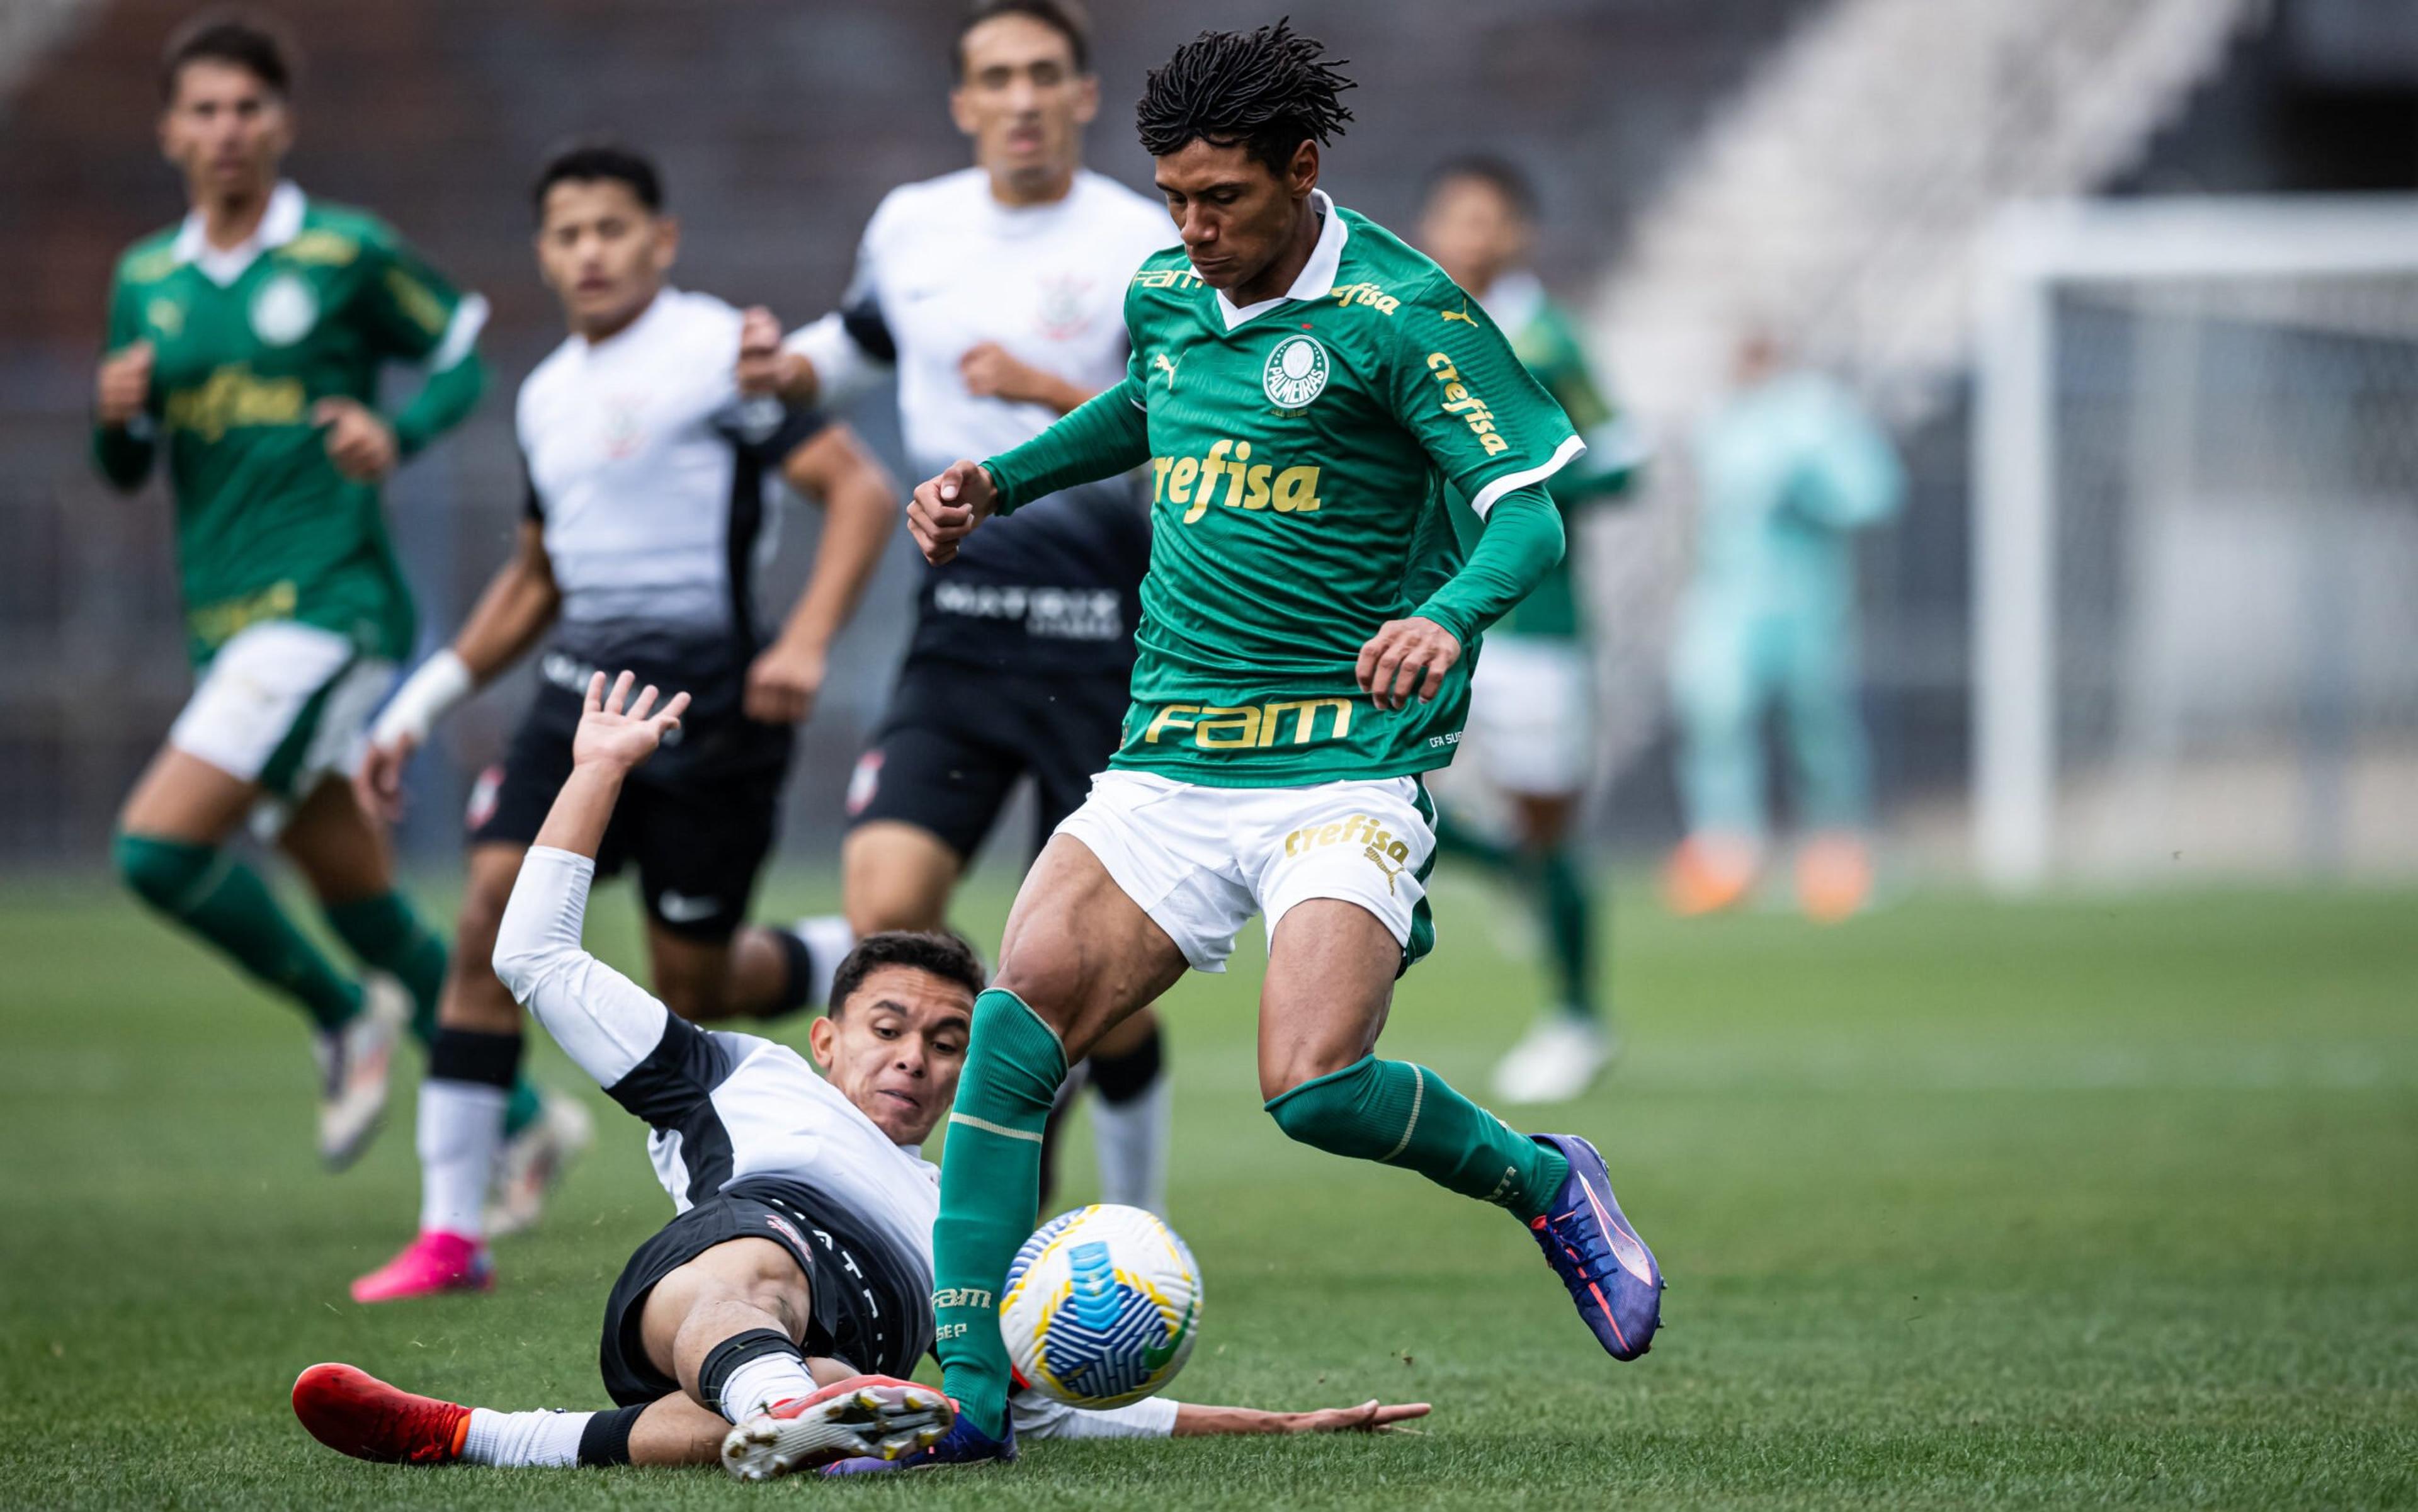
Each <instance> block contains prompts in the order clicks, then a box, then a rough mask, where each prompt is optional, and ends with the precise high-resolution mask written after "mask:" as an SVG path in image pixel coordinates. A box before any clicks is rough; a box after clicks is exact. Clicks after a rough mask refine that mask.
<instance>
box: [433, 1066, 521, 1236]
mask: <svg viewBox="0 0 2418 1512" xmlns="http://www.w3.org/2000/svg"><path fill="white" fill-rule="evenodd" d="M511 1096H512V1094H511V1093H510V1092H506V1091H505V1090H504V1089H503V1088H501V1087H489V1086H485V1085H483V1084H482V1083H480V1082H475V1081H437V1080H434V1079H431V1080H428V1081H423V1082H421V1084H420V1133H419V1138H418V1144H419V1146H420V1229H421V1232H422V1233H426V1232H428V1231H430V1230H431V1229H438V1230H442V1231H443V1232H446V1233H449V1234H461V1235H463V1236H464V1237H465V1238H468V1239H476V1238H478V1237H480V1235H481V1234H482V1233H484V1232H485V1230H486V1216H485V1214H486V1205H487V1185H488V1184H489V1183H490V1182H492V1181H494V1180H495V1175H496V1156H497V1153H499V1152H501V1151H502V1149H503V1148H504V1105H505V1103H507V1102H508V1101H510V1100H511Z"/></svg>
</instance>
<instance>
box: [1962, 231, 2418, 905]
mask: <svg viewBox="0 0 2418 1512" xmlns="http://www.w3.org/2000/svg"><path fill="white" fill-rule="evenodd" d="M1981 257H1982V260H1981V267H1980V279H1979V286H1978V316H1979V318H1978V329H1977V334H1978V351H1977V364H1976V392H1975V403H1974V407H1973V441H1972V449H1971V457H1972V464H1971V465H1972V469H1973V472H1972V492H1973V498H1974V508H1975V512H1976V518H1975V523H1974V530H1973V534H1972V541H1973V582H1974V613H1975V634H1974V648H1975V649H1974V655H1975V666H1974V676H1973V685H1972V698H1973V708H1972V717H1973V729H1974V765H1973V805H1972V823H1973V847H1974V855H1975V860H1976V863H1977V866H1978V869H1979V871H1980V873H1981V875H1982V878H1984V879H1985V880H1986V881H1987V882H1988V883H1990V884H1991V885H1993V886H1996V887H1998V888H2002V889H2008V890H2016V891H2021V890H2026V889H2030V888H2034V887H2038V886H2040V885H2042V884H2043V883H2044V882H2046V881H2047V880H2049V879H2050V878H2063V877H2076V876H2091V877H2099V878H2115V879H2139V878H2144V877H2146V876H2149V875H2151V874H2153V873H2156V872H2159V871H2171V870H2173V869H2174V863H2183V865H2184V867H2185V868H2186V869H2190V868H2193V867H2197V866H2206V867H2209V868H2212V869H2215V870H2221V871H2226V872H2232V873H2250V874H2257V873H2274V872H2310V871H2318V872H2332V871H2338V870H2344V869H2368V868H2372V867H2376V866H2382V867H2387V868H2391V869H2396V870H2402V869H2409V868H2411V867H2413V866H2418V818H2414V817H2411V816H2412V814H2413V812H2418V811H2413V810H2411V809H2410V808H2409V807H2407V806H2405V805H2406V803H2407V802H2410V801H2418V196H2403V195H2361V196H2288V197H2230V198H2207V199H2176V200H2158V199H2146V200H2098V201H2081V202H2058V203H2047V204H2026V205H2018V206H2012V207H2010V208H2009V209H2008V210H2006V211H2005V212H2004V213H2003V214H2002V215H2001V216H2000V217H1999V218H1998V219H1997V221H1996V222H1995V223H1994V225H1993V226H1992V228H1991V230H1990V231H1989V233H1988V234H1987V235H1986V236H1985V237H1984V238H1983V241H1982V249H1981ZM2396 813H2397V814H2398V816H2399V818H2398V824H2397V828H2398V829H2399V830H2400V831H2401V834H2399V835H2398V836H2395V834H2393V833H2391V832H2390V831H2391V830H2393V829H2395V828H2396V826H2395V814H2396Z"/></svg>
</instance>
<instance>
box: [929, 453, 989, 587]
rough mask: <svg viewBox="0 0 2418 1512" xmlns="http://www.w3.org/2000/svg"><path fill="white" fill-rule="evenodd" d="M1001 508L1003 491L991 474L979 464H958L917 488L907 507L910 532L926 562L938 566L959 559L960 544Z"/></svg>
mask: <svg viewBox="0 0 2418 1512" xmlns="http://www.w3.org/2000/svg"><path fill="white" fill-rule="evenodd" d="M998 505H999V491H998V490H997V489H995V488H993V487H992V486H991V481H990V474H989V473H987V472H985V471H984V470H983V469H982V466H980V465H979V464H977V463H972V462H965V461H957V462H952V463H950V464H949V467H948V470H947V471H946V472H943V473H942V474H941V476H939V477H938V478H933V479H928V480H926V481H924V482H920V483H918V484H916V485H915V497H914V498H913V499H912V500H911V502H910V503H909V504H908V506H907V528H908V529H909V530H910V531H911V532H912V533H913V534H914V537H915V544H916V545H917V546H919V547H921V548H922V549H923V552H924V559H925V560H926V561H927V562H930V563H932V564H933V565H934V566H936V567H937V566H938V565H940V564H941V563H942V562H944V561H948V560H950V559H951V558H953V557H956V554H957V542H960V541H963V540H964V539H965V538H966V537H967V536H969V535H971V534H972V532H973V528H974V527H975V526H977V525H980V524H981V523H982V522H983V520H984V518H985V517H986V516H987V515H988V514H989V513H990V512H991V511H992V510H994V509H995V508H997V507H998Z"/></svg>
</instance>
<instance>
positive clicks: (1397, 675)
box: [1354, 616, 1461, 709]
mask: <svg viewBox="0 0 2418 1512" xmlns="http://www.w3.org/2000/svg"><path fill="white" fill-rule="evenodd" d="M1460 660H1461V642H1460V641H1459V640H1458V639H1456V638H1455V637H1454V635H1453V634H1452V632H1451V631H1449V630H1446V629H1445V628H1444V626H1442V625H1439V624H1437V623H1436V622H1435V621H1434V620H1432V619H1419V618H1418V617H1416V616H1413V617H1412V618H1410V619H1388V620H1386V621H1385V623H1384V624H1383V625H1380V626H1378V627H1377V633H1376V634H1373V635H1371V636H1370V637H1369V644H1367V645H1366V646H1363V647H1361V648H1360V662H1359V665H1358V666H1357V667H1356V668H1354V672H1355V675H1356V676H1357V677H1358V678H1359V680H1360V691H1361V692H1362V693H1365V694H1367V695H1369V696H1370V698H1371V699H1373V700H1375V702H1376V705H1377V707H1378V708H1380V709H1401V708H1404V707H1406V706H1407V705H1408V704H1409V703H1410V701H1411V695H1412V694H1414V693H1416V694H1417V695H1418V698H1419V702H1421V703H1428V702H1430V701H1431V700H1433V699H1434V697H1435V695H1437V694H1439V693H1442V692H1443V691H1444V675H1445V674H1446V673H1447V672H1449V671H1451V670H1452V667H1453V664H1454V663H1456V662H1458V661H1460Z"/></svg>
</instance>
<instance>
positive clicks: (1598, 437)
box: [1486, 273, 1638, 640]
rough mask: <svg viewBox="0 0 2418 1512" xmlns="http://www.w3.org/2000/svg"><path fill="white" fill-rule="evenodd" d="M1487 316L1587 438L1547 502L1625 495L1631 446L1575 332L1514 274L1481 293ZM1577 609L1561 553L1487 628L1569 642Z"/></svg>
mask: <svg viewBox="0 0 2418 1512" xmlns="http://www.w3.org/2000/svg"><path fill="white" fill-rule="evenodd" d="M1486 307H1487V312H1488V313H1490V314H1492V315H1493V316H1494V317H1495V318H1496V320H1498V321H1499V322H1500V323H1501V325H1502V328H1503V333H1504V334H1505V335H1506V336H1508V337H1509V338H1510V339H1511V349H1512V350H1513V351H1514V352H1516V353H1518V354H1519V357H1520V362H1521V365H1522V366H1523V367H1525V368H1526V369H1527V370H1528V374H1529V376H1531V377H1533V378H1535V379H1536V380H1537V382H1538V384H1539V385H1540V386H1541V387H1542V388H1543V389H1544V390H1545V392H1547V393H1549V394H1551V395H1553V402H1554V403H1555V404H1557V405H1561V406H1562V413H1564V414H1566V415H1568V416H1569V418H1570V423H1571V424H1572V425H1573V426H1576V427H1577V428H1578V433H1579V434H1580V435H1583V436H1585V437H1586V440H1587V455H1586V457H1585V459H1584V463H1582V464H1581V465H1579V466H1570V467H1567V468H1564V469H1563V470H1562V471H1561V472H1560V473H1559V474H1558V475H1556V476H1555V477H1554V479H1553V484H1552V493H1553V502H1554V503H1555V504H1557V505H1559V506H1561V508H1562V510H1563V512H1565V513H1574V512H1576V511H1577V510H1579V509H1581V508H1584V507H1585V506H1587V505H1590V504H1595V503H1599V502H1601V501H1602V500H1604V499H1607V498H1610V497H1612V496H1615V495H1618V494H1621V493H1624V492H1626V491H1627V490H1628V488H1629V485H1630V481H1631V479H1632V478H1634V476H1635V474H1636V469H1637V463H1638V455H1637V449H1636V447H1635V445H1634V444H1633V443H1631V442H1630V440H1629V439H1628V437H1627V435H1626V428H1625V427H1624V426H1623V425H1622V424H1621V421H1620V419H1619V417H1618V415H1617V414H1615V411H1614V408H1613V406H1612V405H1611V404H1609V403H1608V402H1606V400H1605V398H1604V395H1603V391H1602V390H1601V389H1599V388H1598V387H1597V386H1596V381H1595V375H1594V374H1592V373H1591V372H1589V371H1588V368H1587V359H1586V351H1585V349H1584V347H1582V346H1581V345H1580V344H1579V339H1578V331H1577V328H1575V327H1574V326H1573V325H1572V324H1571V323H1570V320H1569V316H1568V315H1567V314H1565V313H1563V311H1562V309H1561V307H1560V306H1558V305H1556V304H1554V303H1553V301H1552V300H1551V299H1549V298H1546V297H1545V289H1544V285H1543V284H1541V283H1538V282H1537V279H1536V277H1535V275H1533V274H1528V273H1513V274H1510V275H1507V276H1506V277H1504V278H1502V279H1499V280H1497V281H1496V282H1495V283H1494V286H1493V287H1492V288H1490V289H1488V290H1487V291H1486ZM1585 619H1586V617H1585V615H1584V612H1582V610H1581V609H1580V607H1579V596H1578V588H1577V585H1576V584H1575V583H1574V582H1573V581H1572V579H1571V575H1570V559H1569V557H1568V556H1565V557H1563V558H1562V559H1561V560H1560V561H1558V562H1556V563H1554V564H1553V571H1552V572H1550V573H1547V574H1546V575H1545V579H1544V581H1543V582H1540V583H1538V585H1537V587H1536V589H1535V591H1533V592H1531V593H1530V594H1529V595H1528V596H1527V597H1526V598H1524V599H1523V600H1521V601H1520V603H1519V606H1518V607H1516V608H1514V609H1513V610H1512V611H1511V612H1510V613H1509V614H1507V615H1505V616H1504V617H1503V619H1501V621H1499V622H1498V623H1497V624H1496V625H1495V627H1494V629H1495V633H1496V634H1503V635H1527V636H1533V637H1539V638H1545V639H1552V640H1575V639H1577V638H1578V637H1579V635H1580V634H1581V632H1582V630H1583V629H1584V624H1585Z"/></svg>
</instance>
